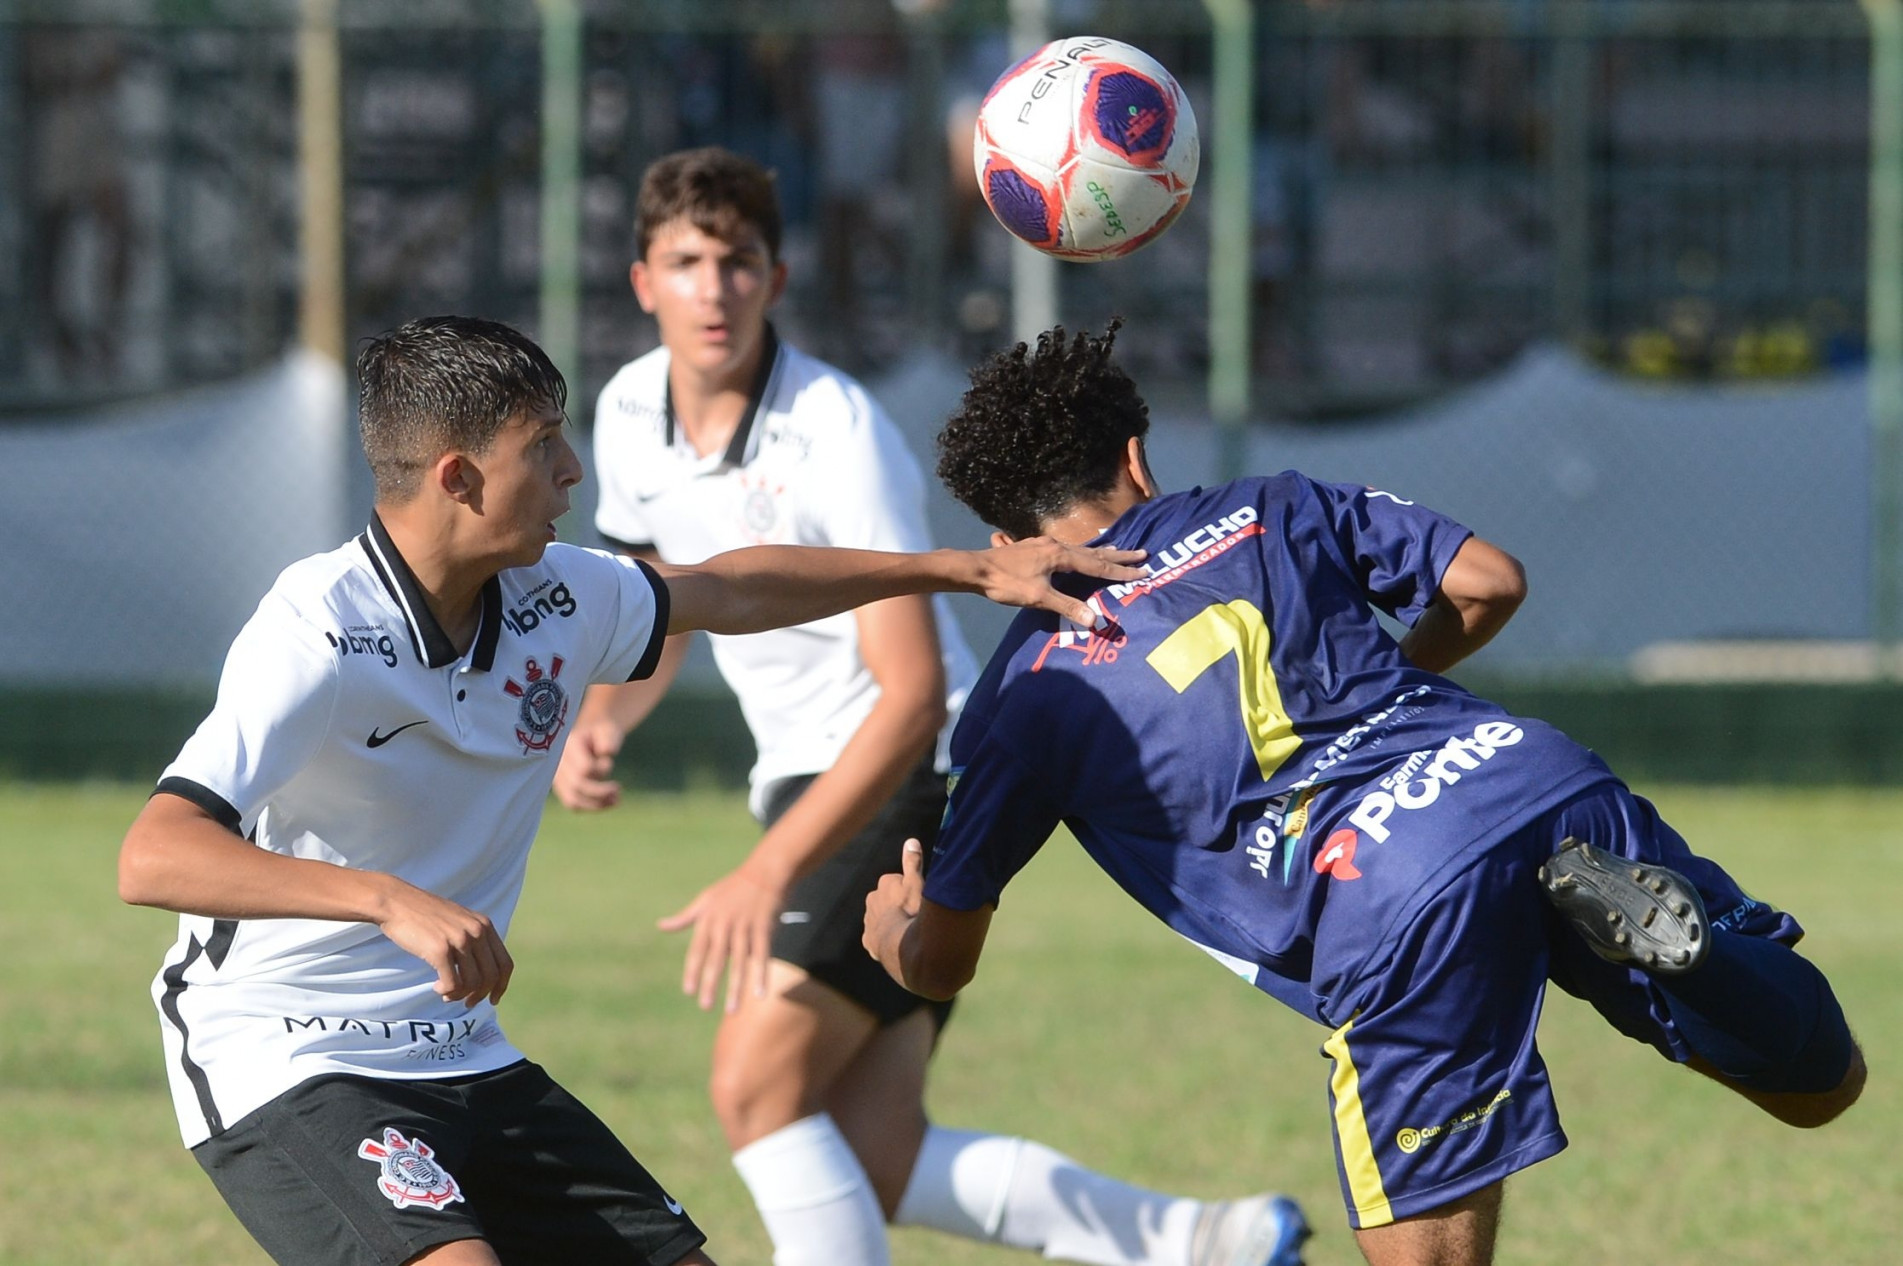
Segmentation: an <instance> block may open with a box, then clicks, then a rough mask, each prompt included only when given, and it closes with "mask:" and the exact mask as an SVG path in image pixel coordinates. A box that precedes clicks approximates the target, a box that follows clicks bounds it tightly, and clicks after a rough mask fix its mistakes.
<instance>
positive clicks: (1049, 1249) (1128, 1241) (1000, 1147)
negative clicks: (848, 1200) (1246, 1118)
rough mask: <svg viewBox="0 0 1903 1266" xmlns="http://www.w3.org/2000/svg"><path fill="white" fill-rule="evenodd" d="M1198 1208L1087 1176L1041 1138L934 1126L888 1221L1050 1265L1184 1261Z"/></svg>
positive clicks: (1173, 1264)
mask: <svg viewBox="0 0 1903 1266" xmlns="http://www.w3.org/2000/svg"><path fill="white" fill-rule="evenodd" d="M1202 1209H1203V1205H1202V1202H1201V1201H1200V1200H1188V1199H1183V1198H1180V1197H1176V1196H1165V1195H1159V1194H1158V1193H1156V1192H1154V1191H1145V1190H1143V1189H1142V1188H1140V1187H1132V1186H1130V1185H1129V1184H1128V1183H1121V1182H1118V1181H1116V1180H1115V1179H1114V1178H1106V1177H1104V1176H1103V1175H1102V1174H1096V1173H1092V1172H1091V1171H1090V1170H1088V1169H1085V1168H1084V1167H1083V1166H1081V1165H1079V1164H1078V1163H1077V1162H1076V1161H1073V1160H1071V1159H1070V1158H1069V1157H1068V1156H1064V1155H1063V1154H1061V1153H1059V1152H1054V1151H1052V1150H1051V1149H1050V1148H1048V1147H1046V1146H1044V1145H1043V1144H1042V1143H1034V1142H1032V1141H1031V1140H1029V1139H1016V1138H1005V1137H1003V1136H1002V1135H997V1134H976V1133H973V1132H971V1131H968V1130H947V1129H943V1128H941V1127H939V1126H936V1125H935V1126H932V1127H931V1128H930V1129H929V1130H927V1131H926V1134H925V1143H924V1145H923V1146H921V1147H920V1148H919V1152H918V1163H917V1164H915V1165H914V1166H913V1167H912V1179H911V1182H910V1183H909V1184H907V1186H906V1188H905V1198H904V1199H903V1200H901V1201H900V1202H899V1212H898V1216H897V1217H896V1218H894V1219H893V1221H894V1222H895V1223H897V1224H898V1225H900V1226H928V1227H931V1228H933V1229H935V1230H939V1231H946V1232H949V1233H951V1234H952V1235H962V1236H964V1237H965V1238H967V1239H973V1240H990V1241H993V1242H995V1243H999V1244H1008V1245H1010V1246H1011V1247H1013V1248H1028V1249H1034V1250H1036V1251H1037V1252H1040V1253H1042V1254H1043V1255H1044V1256H1045V1257H1047V1258H1050V1259H1051V1260H1053V1261H1065V1262H1088V1263H1091V1266H1185V1264H1186V1263H1187V1262H1188V1261H1189V1248H1190V1237H1191V1235H1192V1234H1193V1233H1194V1232H1195V1229H1196V1218H1197V1215H1198V1214H1200V1213H1201V1212H1202Z"/></svg>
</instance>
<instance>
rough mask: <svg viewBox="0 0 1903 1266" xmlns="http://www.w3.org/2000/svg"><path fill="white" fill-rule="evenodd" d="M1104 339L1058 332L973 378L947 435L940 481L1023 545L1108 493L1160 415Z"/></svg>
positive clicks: (1113, 327) (997, 358) (994, 361)
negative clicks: (1049, 523) (1133, 443)
mask: <svg viewBox="0 0 1903 1266" xmlns="http://www.w3.org/2000/svg"><path fill="white" fill-rule="evenodd" d="M1122 324H1123V322H1122V320H1121V319H1113V320H1112V321H1111V322H1110V324H1109V326H1108V327H1107V328H1106V329H1105V330H1104V332H1103V335H1102V337H1093V336H1092V335H1091V334H1089V333H1088V332H1086V331H1083V330H1079V331H1078V332H1077V333H1076V334H1075V335H1071V336H1069V337H1068V338H1067V337H1066V335H1065V333H1064V327H1063V326H1061V325H1059V326H1055V327H1053V328H1051V329H1049V330H1046V331H1045V332H1044V333H1042V334H1040V335H1038V336H1037V351H1036V352H1032V351H1031V350H1030V348H1028V347H1027V346H1025V345H1024V344H1023V343H1019V344H1018V345H1017V346H1016V347H1014V348H1012V349H1011V350H1010V351H1008V352H999V353H997V354H996V355H994V356H993V357H991V359H989V360H987V361H986V362H984V363H983V364H982V365H980V366H978V368H976V369H974V370H972V371H971V389H970V390H969V391H967V392H966V393H965V399H964V403H963V404H961V405H960V406H959V409H958V412H956V413H954V414H952V416H951V418H950V420H949V421H947V422H946V423H945V429H944V430H942V431H940V432H939V434H938V477H939V479H941V480H943V481H944V484H945V487H946V488H948V489H950V490H951V494H952V496H954V497H957V498H958V499H959V500H960V501H962V502H964V503H965V504H966V505H967V506H969V507H970V508H971V511H972V513H974V514H976V515H977V516H978V517H979V518H981V519H983V520H984V521H985V522H986V523H989V524H990V525H991V526H992V527H995V528H997V529H998V530H999V531H1002V532H1005V533H1007V534H1008V535H1010V536H1014V537H1016V538H1018V539H1019V540H1022V539H1024V538H1026V537H1031V536H1036V535H1038V533H1039V532H1040V531H1041V529H1042V524H1043V523H1044V522H1045V521H1046V520H1048V519H1053V518H1057V517H1058V516H1060V515H1062V514H1063V513H1064V512H1065V511H1067V510H1069V509H1070V508H1071V507H1072V506H1074V505H1076V504H1077V503H1078V502H1080V501H1088V500H1090V499H1092V498H1095V497H1101V496H1103V495H1104V494H1105V493H1108V492H1109V491H1110V490H1111V489H1112V488H1113V487H1115V486H1116V482H1117V467H1118V464H1119V463H1120V462H1121V461H1122V460H1123V454H1124V451H1125V449H1126V448H1127V447H1128V445H1129V442H1130V438H1131V437H1132V436H1142V435H1145V434H1148V432H1149V429H1150V409H1149V406H1148V405H1146V404H1144V403H1143V397H1142V396H1140V395H1138V394H1137V388H1136V383H1134V382H1133V381H1131V379H1130V375H1128V374H1126V373H1124V372H1123V370H1122V369H1121V368H1119V367H1118V366H1117V365H1116V364H1114V363H1113V362H1112V361H1111V359H1110V351H1111V348H1112V347H1113V346H1114V345H1115V344H1116V341H1117V330H1118V329H1119V328H1120V327H1121V326H1122Z"/></svg>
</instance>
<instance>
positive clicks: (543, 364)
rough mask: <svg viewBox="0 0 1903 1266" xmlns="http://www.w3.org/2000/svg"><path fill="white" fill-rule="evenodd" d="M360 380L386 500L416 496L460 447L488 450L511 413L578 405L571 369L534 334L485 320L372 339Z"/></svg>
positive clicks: (452, 321)
mask: <svg viewBox="0 0 1903 1266" xmlns="http://www.w3.org/2000/svg"><path fill="white" fill-rule="evenodd" d="M357 386H358V391H359V397H358V408H357V429H358V432H359V434H360V435H361V436H362V437H363V455H364V457H365V458H366V459H367V460H368V461H369V463H370V473H371V474H372V475H374V476H375V477H376V483H377V500H378V501H380V502H403V501H408V500H409V499H410V498H411V497H413V496H415V495H416V492H417V489H418V488H419V487H420V486H421V483H420V481H419V479H418V476H419V474H420V473H421V472H422V471H423V470H424V469H425V468H427V467H428V466H429V464H430V463H431V462H433V461H435V460H436V459H437V458H438V457H440V456H442V455H443V454H444V453H445V452H447V451H449V450H450V449H452V448H458V449H464V450H466V451H468V452H471V453H477V454H480V453H486V452H488V451H489V447H490V445H492V444H494V443H495V439H496V436H497V435H498V434H499V433H500V432H501V430H502V428H503V427H504V426H506V425H507V424H508V423H509V421H510V419H512V418H514V417H516V416H517V415H519V414H521V413H523V412H524V411H525V410H529V409H540V408H545V407H548V406H553V407H554V408H556V409H558V410H559V409H562V408H564V407H565V406H566V405H567V403H568V384H567V383H566V382H564V381H563V380H562V374H561V371H560V370H558V369H556V368H555V365H554V362H552V361H550V360H549V358H548V355H547V354H546V353H545V352H543V351H542V349H541V348H540V347H537V346H536V345H535V341H534V340H533V339H531V338H529V337H528V336H527V335H526V334H523V333H522V332H521V331H520V330H517V329H514V328H512V327H510V326H507V325H504V324H502V323H501V322H500V321H485V320H483V319H482V318H480V317H464V316H436V317H424V318H422V319H421V320H417V321H410V322H407V323H405V324H403V325H399V326H398V327H397V328H396V329H394V330H391V331H389V332H388V333H387V334H379V335H377V336H376V337H375V338H372V339H367V340H365V341H364V344H363V348H362V350H361V351H359V352H358V353H357Z"/></svg>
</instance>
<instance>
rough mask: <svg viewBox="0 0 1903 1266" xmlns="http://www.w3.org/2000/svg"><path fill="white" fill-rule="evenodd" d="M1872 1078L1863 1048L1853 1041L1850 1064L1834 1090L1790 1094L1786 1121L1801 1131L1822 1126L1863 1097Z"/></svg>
mask: <svg viewBox="0 0 1903 1266" xmlns="http://www.w3.org/2000/svg"><path fill="white" fill-rule="evenodd" d="M1868 1078H1869V1069H1868V1067H1867V1066H1866V1065H1865V1064H1864V1062H1863V1051H1862V1049H1861V1048H1859V1047H1858V1046H1857V1044H1856V1043H1855V1042H1854V1041H1853V1042H1852V1043H1851V1044H1850V1067H1849V1068H1848V1069H1847V1070H1846V1071H1845V1072H1844V1075H1843V1079H1842V1080H1841V1081H1839V1082H1838V1083H1837V1085H1836V1086H1835V1087H1833V1088H1832V1089H1830V1090H1826V1091H1822V1092H1820V1093H1817V1094H1807V1095H1790V1096H1787V1098H1788V1099H1789V1100H1790V1104H1789V1106H1788V1109H1787V1111H1788V1114H1789V1115H1785V1116H1783V1117H1782V1118H1781V1119H1783V1120H1784V1121H1785V1122H1787V1123H1788V1124H1790V1125H1794V1126H1796V1127H1798V1128H1799V1129H1801V1130H1814V1129H1816V1128H1817V1127H1818V1126H1820V1125H1829V1124H1830V1123H1831V1122H1832V1121H1835V1120H1836V1119H1837V1118H1838V1117H1840V1116H1842V1115H1843V1114H1844V1113H1845V1112H1848V1111H1849V1110H1850V1106H1851V1105H1852V1104H1854V1103H1855V1102H1856V1101H1857V1100H1859V1099H1861V1098H1862V1097H1863V1084H1864V1082H1865V1081H1866V1080H1868Z"/></svg>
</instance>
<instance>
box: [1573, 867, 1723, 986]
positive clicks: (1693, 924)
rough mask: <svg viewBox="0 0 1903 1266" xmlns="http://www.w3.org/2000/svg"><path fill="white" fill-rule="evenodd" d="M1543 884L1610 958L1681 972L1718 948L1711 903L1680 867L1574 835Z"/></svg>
mask: <svg viewBox="0 0 1903 1266" xmlns="http://www.w3.org/2000/svg"><path fill="white" fill-rule="evenodd" d="M1540 887H1541V888H1542V889H1543V890H1544V891H1545V893H1546V899H1547V900H1548V901H1550V902H1552V903H1553V905H1554V907H1555V908H1557V909H1558V910H1559V912H1560V913H1561V914H1563V915H1565V916H1566V919H1567V921H1568V922H1569V923H1571V924H1572V926H1573V929H1574V930H1575V931H1576V932H1578V933H1579V934H1580V935H1581V936H1583V937H1585V938H1586V944H1587V945H1589V946H1591V947H1592V951H1593V953H1595V954H1597V955H1599V957H1601V958H1603V959H1605V960H1606V961H1607V962H1609V963H1625V964H1627V965H1629V966H1632V967H1637V968H1639V969H1640V970H1641V971H1647V972H1652V973H1654V974H1656V975H1660V976H1680V975H1683V974H1684V973H1686V972H1688V971H1692V970H1694V969H1695V968H1697V967H1698V965H1699V964H1701V963H1703V962H1704V961H1705V954H1706V953H1707V952H1708V951H1709V950H1710V949H1711V936H1710V934H1709V932H1708V930H1707V929H1708V926H1709V925H1708V924H1707V923H1706V921H1705V903H1704V901H1703V900H1702V899H1701V898H1700V897H1699V895H1698V890H1697V889H1696V888H1694V887H1692V885H1691V881H1690V880H1688V879H1686V878H1685V876H1683V875H1681V874H1679V873H1678V872H1677V871H1675V870H1667V869H1665V867H1663V866H1653V865H1650V864H1648V863H1645V862H1635V861H1628V860H1627V859H1625V858H1623V857H1618V856H1615V855H1614V854H1612V853H1608V852H1607V851H1606V850H1605V849H1603V848H1598V847H1595V846H1594V845H1591V844H1588V843H1586V841H1584V840H1580V839H1574V838H1573V837H1572V836H1568V837H1566V839H1565V840H1564V841H1562V842H1561V843H1560V846H1559V851H1558V852H1556V853H1554V854H1553V855H1552V856H1551V857H1549V858H1547V859H1546V864H1545V865H1544V866H1541V867H1540Z"/></svg>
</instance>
